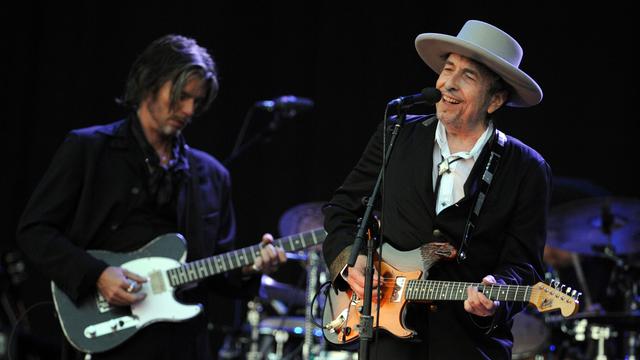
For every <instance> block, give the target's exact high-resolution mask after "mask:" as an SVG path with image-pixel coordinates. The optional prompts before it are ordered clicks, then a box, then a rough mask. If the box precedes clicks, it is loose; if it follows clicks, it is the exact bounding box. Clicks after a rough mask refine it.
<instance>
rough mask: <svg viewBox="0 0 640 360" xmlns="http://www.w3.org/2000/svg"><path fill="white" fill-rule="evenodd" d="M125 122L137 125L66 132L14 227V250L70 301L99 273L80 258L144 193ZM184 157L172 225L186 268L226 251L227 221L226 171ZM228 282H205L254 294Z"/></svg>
mask: <svg viewBox="0 0 640 360" xmlns="http://www.w3.org/2000/svg"><path fill="white" fill-rule="evenodd" d="M130 121H137V120H135V117H132V118H130V119H128V120H122V121H118V122H115V123H112V124H108V125H104V126H94V127H90V128H85V129H79V130H73V131H71V132H70V133H69V135H68V136H67V138H66V139H65V141H64V143H63V144H62V145H61V147H60V148H59V150H58V151H57V153H56V154H55V156H54V158H53V160H52V161H51V165H50V167H49V169H48V170H47V172H46V173H45V175H44V177H43V179H42V180H41V182H40V183H39V185H38V186H37V188H36V190H35V191H34V193H33V195H32V197H31V199H30V201H29V203H28V205H27V207H26V209H25V212H24V214H23V216H22V218H21V221H20V224H19V227H18V244H19V245H20V246H21V248H22V249H23V250H24V252H25V254H26V255H27V257H28V258H29V259H30V260H31V261H32V262H33V263H34V264H35V265H36V266H38V267H39V268H40V270H41V271H42V272H43V273H44V274H46V275H47V276H49V277H50V278H51V279H52V280H53V281H55V282H56V284H57V285H58V286H59V287H60V288H61V289H62V290H64V291H65V292H66V293H67V294H68V295H69V296H70V297H71V298H72V299H78V298H79V297H81V296H84V295H87V294H88V293H89V292H91V291H95V284H96V281H97V279H98V277H99V275H100V273H101V272H102V271H103V270H104V269H105V268H106V266H107V265H106V264H105V263H104V262H102V261H100V260H97V259H95V258H94V257H92V256H91V255H89V254H87V253H86V252H85V251H84V250H85V249H92V248H96V246H95V242H94V241H95V240H94V239H95V238H96V235H97V234H98V233H99V232H101V231H116V230H117V229H118V227H119V225H120V224H121V223H122V222H123V221H124V220H125V219H126V217H127V215H128V213H129V210H130V209H131V208H132V206H134V205H135V204H136V201H137V200H136V195H137V194H138V193H139V192H138V191H136V189H139V188H141V187H142V186H144V184H143V182H144V181H145V179H144V178H141V177H134V176H132V175H131V174H133V173H134V172H132V171H130V170H131V169H130V167H136V166H137V167H139V166H141V158H140V156H141V155H140V154H141V152H140V149H139V146H138V145H137V143H136V142H135V139H134V138H133V136H132V134H131V129H130V125H129V122H130ZM186 153H187V157H188V163H189V170H188V179H187V181H185V182H184V183H183V186H182V187H181V189H180V192H179V195H178V201H177V202H178V207H177V212H178V213H177V219H178V230H179V231H180V232H182V233H183V234H184V235H185V237H186V239H187V250H188V253H187V260H193V259H199V258H202V257H205V256H211V255H213V254H215V253H220V252H225V251H229V250H230V249H231V248H232V247H233V240H234V236H235V220H234V213H233V208H232V204H231V198H230V196H231V189H230V186H231V185H230V177H229V173H228V172H227V170H226V169H225V168H224V167H223V166H222V165H221V164H220V163H219V162H218V161H217V160H216V159H214V158H213V157H212V156H210V155H209V154H206V153H204V152H202V151H199V150H196V149H192V148H189V147H188V146H187V148H186ZM142 165H143V164H142ZM150 240H152V239H148V241H150ZM231 278H232V281H230V282H229V281H227V280H229V279H222V277H216V279H215V280H213V281H212V282H213V283H214V284H217V285H214V286H220V287H223V286H224V291H221V292H222V293H224V294H234V295H237V294H240V295H244V294H247V295H248V292H250V291H255V290H256V289H255V288H256V285H252V286H244V287H242V286H240V283H239V274H238V273H237V272H236V273H234V274H233V276H231ZM227 285H229V286H232V288H231V289H229V288H227ZM245 285H246V284H245ZM236 290H237V291H236Z"/></svg>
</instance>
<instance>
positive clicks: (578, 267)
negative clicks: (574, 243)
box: [571, 253, 592, 309]
mask: <svg viewBox="0 0 640 360" xmlns="http://www.w3.org/2000/svg"><path fill="white" fill-rule="evenodd" d="M571 262H572V263H573V268H574V270H575V271H576V276H577V277H578V282H579V283H580V287H581V288H582V292H583V294H584V302H585V305H586V306H587V309H591V308H592V307H591V305H592V302H591V292H590V291H589V286H587V279H586V278H585V276H584V271H582V264H581V263H580V256H579V255H578V254H577V253H571Z"/></svg>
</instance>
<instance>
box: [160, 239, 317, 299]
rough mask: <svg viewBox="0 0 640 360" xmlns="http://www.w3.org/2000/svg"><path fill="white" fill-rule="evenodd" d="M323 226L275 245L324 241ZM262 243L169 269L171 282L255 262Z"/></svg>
mask: <svg viewBox="0 0 640 360" xmlns="http://www.w3.org/2000/svg"><path fill="white" fill-rule="evenodd" d="M326 234H327V233H326V232H325V230H324V229H323V228H319V229H314V230H310V231H306V232H302V233H299V234H294V235H291V236H287V237H283V238H280V239H276V240H274V241H273V245H274V246H276V247H280V248H282V249H284V250H285V251H297V250H302V249H304V248H307V247H309V246H312V245H317V244H320V243H322V241H324V238H325V236H326ZM260 249H261V247H260V245H253V246H249V247H246V248H242V249H238V250H234V251H230V252H227V253H224V254H220V255H214V256H211V257H208V258H204V259H200V260H196V261H192V262H189V263H186V264H184V265H182V266H179V267H176V268H173V269H169V270H167V276H168V278H169V282H170V284H171V285H172V286H173V287H177V286H181V285H185V284H188V283H192V282H197V281H200V280H203V279H205V278H208V277H210V276H213V275H217V274H221V273H223V272H227V271H231V270H234V269H238V268H241V267H243V266H247V265H251V264H253V263H254V262H255V261H256V259H257V258H259V257H260V256H261V255H260Z"/></svg>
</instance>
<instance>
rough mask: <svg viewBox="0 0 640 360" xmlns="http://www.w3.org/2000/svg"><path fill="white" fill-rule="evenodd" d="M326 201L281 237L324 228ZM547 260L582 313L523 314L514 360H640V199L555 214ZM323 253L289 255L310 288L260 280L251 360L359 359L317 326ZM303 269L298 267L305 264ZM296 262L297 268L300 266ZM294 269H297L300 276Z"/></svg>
mask: <svg viewBox="0 0 640 360" xmlns="http://www.w3.org/2000/svg"><path fill="white" fill-rule="evenodd" d="M321 205H322V203H319V202H315V203H304V204H301V205H299V206H296V207H294V208H292V209H290V210H288V211H287V212H286V213H285V214H284V215H283V216H282V217H281V219H280V223H279V228H280V233H281V235H283V236H286V235H288V234H294V233H298V232H302V231H306V230H310V229H314V228H318V227H321V226H322V214H321V212H320V209H321ZM549 215H550V216H549V223H548V229H547V230H548V234H547V246H546V247H545V253H544V260H545V263H546V264H547V266H548V269H549V271H548V273H547V277H548V279H552V278H553V279H556V280H558V279H559V280H560V281H562V282H563V283H567V284H572V285H573V286H574V287H575V288H579V289H580V290H581V291H582V292H583V293H584V297H583V298H582V299H581V300H582V301H581V311H580V312H578V313H577V314H576V315H574V316H572V317H570V318H568V319H565V318H562V317H561V316H559V315H556V314H553V313H551V314H543V315H541V314H539V313H536V312H535V311H529V309H526V310H525V311H523V312H521V313H520V314H518V315H517V316H516V317H515V318H514V324H513V336H514V347H513V358H514V359H598V360H604V359H618V358H620V359H622V358H625V359H639V357H638V356H639V354H638V351H639V348H640V346H639V342H640V293H639V288H640V276H639V273H640V259H639V258H638V257H637V256H638V254H640V200H635V199H626V198H616V197H593V198H586V199H582V200H574V201H570V202H566V203H564V204H561V205H559V206H555V207H553V208H552V209H551V211H550V214H549ZM321 254H322V252H321V251H320V247H318V248H314V249H308V251H306V252H304V253H300V254H289V255H288V257H289V258H290V260H292V261H289V263H292V264H296V263H297V264H300V265H302V268H303V269H304V271H298V273H299V274H302V273H304V275H305V276H304V277H305V279H304V281H305V282H306V283H305V285H306V286H305V288H304V289H302V288H301V286H300V285H301V284H299V285H298V286H295V285H290V284H288V283H285V282H282V281H278V280H276V279H274V278H271V277H269V276H263V279H262V286H261V288H260V298H259V299H257V300H256V301H253V302H251V303H250V304H249V309H248V312H247V320H248V321H247V323H248V326H249V329H247V330H246V331H245V333H247V334H249V335H248V336H247V338H246V339H245V344H246V348H247V350H246V351H245V353H246V354H247V358H248V359H269V360H276V359H309V358H314V359H332V360H341V359H355V358H356V357H357V353H354V352H350V351H338V349H335V348H331V346H332V345H331V344H327V343H326V342H325V341H324V339H323V337H322V331H321V330H320V329H319V328H318V327H316V326H315V324H316V323H317V322H319V320H318V318H319V314H320V312H321V311H320V310H319V309H318V308H319V304H322V303H323V302H324V300H323V299H322V297H323V295H322V294H320V295H319V296H318V298H315V299H314V297H315V295H316V294H317V293H319V292H320V284H322V283H324V282H325V281H327V280H328V276H329V275H328V272H327V270H326V267H325V266H324V262H323V261H322V258H321ZM300 265H298V266H300ZM294 266H295V265H294ZM294 272H295V271H294Z"/></svg>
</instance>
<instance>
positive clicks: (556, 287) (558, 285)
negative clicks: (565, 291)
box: [554, 280, 560, 290]
mask: <svg viewBox="0 0 640 360" xmlns="http://www.w3.org/2000/svg"><path fill="white" fill-rule="evenodd" d="M559 287H560V281H558V280H556V285H555V286H554V288H555V289H556V290H559V289H558V288H559Z"/></svg>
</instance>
